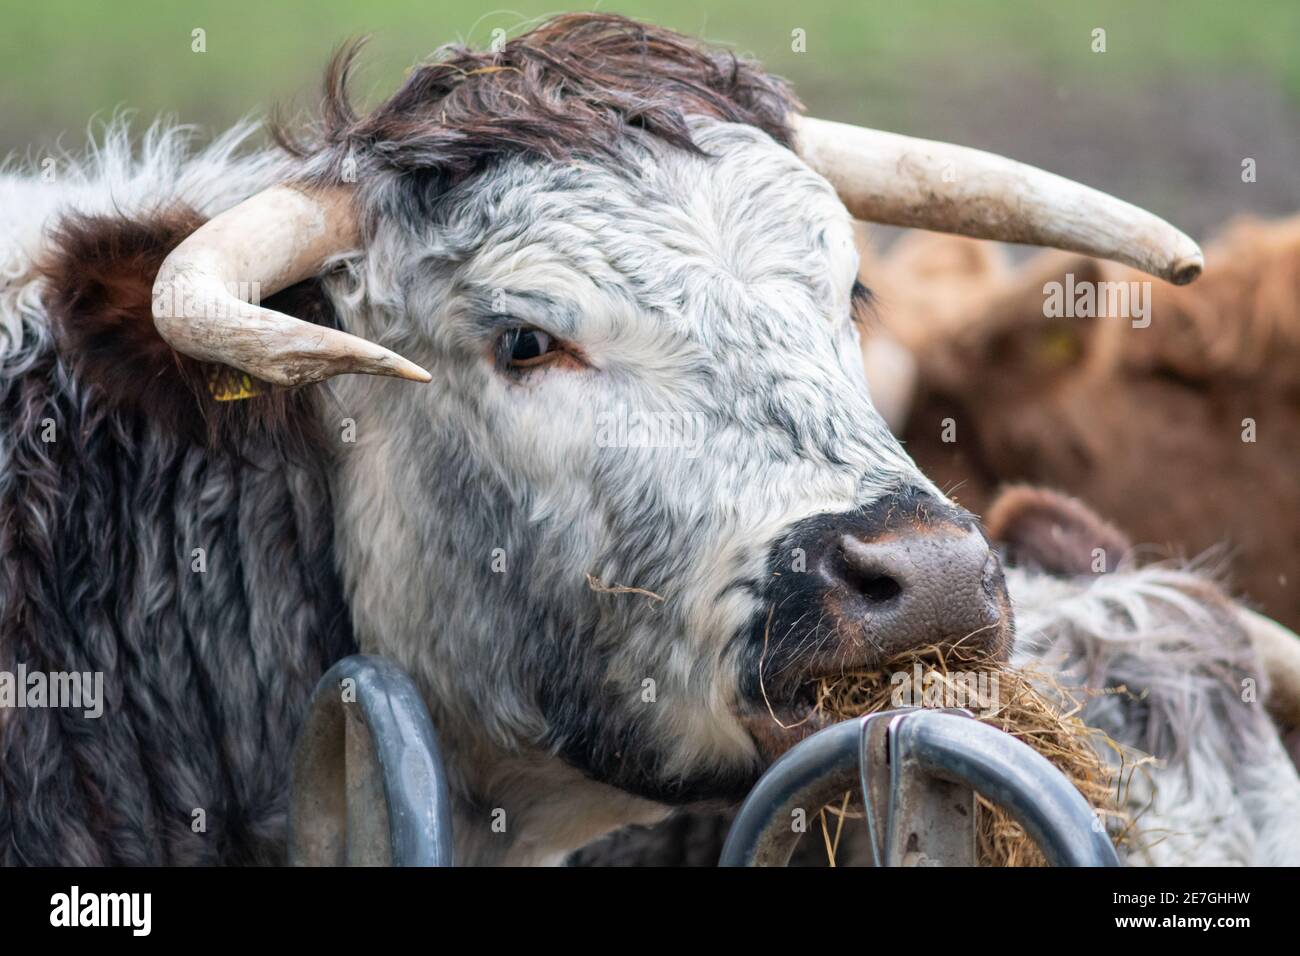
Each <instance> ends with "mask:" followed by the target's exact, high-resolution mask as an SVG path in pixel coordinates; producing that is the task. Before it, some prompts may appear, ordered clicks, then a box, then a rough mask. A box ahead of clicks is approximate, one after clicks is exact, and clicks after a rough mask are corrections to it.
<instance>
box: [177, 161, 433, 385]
mask: <svg viewBox="0 0 1300 956" xmlns="http://www.w3.org/2000/svg"><path fill="white" fill-rule="evenodd" d="M356 243H357V228H356V220H355V217H354V214H353V212H352V208H351V203H350V202H349V197H348V194H347V193H346V192H345V191H344V190H342V189H338V190H332V191H327V192H319V193H311V194H308V193H306V192H300V191H298V190H296V189H291V188H289V187H287V186H274V187H272V188H270V189H267V190H264V191H263V192H260V193H258V194H257V195H256V196H253V197H251V198H250V199H247V200H245V201H244V202H242V203H240V204H239V205H238V206H235V207H233V208H231V209H228V210H226V211H225V212H223V213H221V214H220V215H217V216H215V217H213V218H212V219H210V220H209V221H208V222H206V223H205V224H204V225H202V226H201V227H199V229H197V230H196V231H195V232H194V233H193V234H192V235H190V236H188V237H186V239H185V240H184V241H183V242H181V244H180V245H178V246H177V247H176V248H175V249H173V250H172V253H171V255H169V256H168V257H167V258H166V259H165V260H164V261H163V264H162V266H161V268H159V270H158V277H157V279H155V280H154V301H153V316H154V325H155V326H156V327H157V329H158V333H159V334H160V335H161V336H162V337H163V338H164V339H165V340H166V341H167V343H168V344H169V345H171V347H172V348H174V349H176V351H178V352H181V353H183V354H185V355H188V356H190V357H191V358H196V359H200V360H202V361H205V362H220V363H221V364H223V365H231V366H234V367H235V368H238V369H241V370H243V371H245V372H247V373H248V374H250V375H253V376H256V377H257V378H259V379H262V380H263V381H267V382H272V383H274V384H276V385H286V386H291V385H305V384H307V383H309V382H319V381H321V380H323V379H326V378H330V377H331V376H333V375H340V374H343V373H346V372H361V373H365V374H368V375H392V376H396V377H397V378H406V379H411V380H412V381H417V382H427V381H428V380H429V373H428V372H426V371H425V370H424V369H422V368H420V367H419V366H418V365H415V364H414V363H412V362H408V361H407V360H406V359H404V358H402V357H401V356H400V355H398V354H396V353H395V352H390V351H389V350H388V349H386V348H382V347H381V346H378V345H376V344H375V343H373V342H368V341H366V340H365V339H362V338H358V337H357V336H355V335H349V334H348V333H346V332H340V331H338V330H337V329H330V328H326V327H324V326H320V325H313V324H312V323H310V322H304V321H302V320H301V319H295V318H293V317H291V316H288V315H283V314H281V313H279V312H273V311H272V310H270V309H264V308H261V307H260V306H258V305H254V304H251V303H252V302H253V301H254V300H256V299H257V298H259V297H263V296H270V295H274V294H275V293H276V292H279V291H280V290H281V289H285V288H288V287H289V286H291V285H293V284H294V283H295V282H300V281H301V280H303V279H305V278H307V277H308V276H312V275H315V274H316V273H317V272H318V271H319V270H320V267H321V265H322V263H324V261H325V260H326V259H327V258H329V257H330V256H331V255H333V254H335V253H337V252H341V251H344V250H346V249H351V248H354V247H355V245H356Z"/></svg>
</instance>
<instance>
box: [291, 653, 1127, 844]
mask: <svg viewBox="0 0 1300 956" xmlns="http://www.w3.org/2000/svg"><path fill="white" fill-rule="evenodd" d="M854 790H856V791H857V793H858V794H859V795H860V796H861V798H862V800H863V807H864V810H865V816H866V820H867V831H868V837H869V840H870V851H871V861H872V863H873V864H874V865H876V866H925V865H946V866H962V865H966V866H970V865H974V863H975V862H976V860H975V798H974V795H975V792H976V791H978V792H979V793H980V794H982V795H983V796H984V797H985V798H986V799H988V800H989V801H991V802H992V803H994V804H996V805H997V806H999V807H1002V808H1003V809H1004V810H1006V812H1007V813H1008V814H1009V815H1010V816H1011V817H1012V818H1013V819H1014V820H1016V821H1017V822H1018V823H1019V824H1020V825H1021V826H1023V827H1024V828H1025V832H1026V833H1027V834H1028V835H1029V836H1030V837H1031V838H1032V839H1033V840H1034V842H1035V843H1037V845H1038V846H1039V848H1040V849H1041V850H1042V852H1043V855H1044V856H1045V857H1046V859H1047V861H1048V862H1049V863H1051V864H1052V865H1054V866H1118V865H1119V859H1118V857H1117V855H1116V853H1115V848H1114V847H1113V846H1112V844H1111V841H1110V839H1109V838H1108V837H1107V835H1106V833H1105V830H1104V828H1103V827H1102V826H1101V825H1100V822H1099V820H1098V818H1097V816H1096V814H1095V813H1094V812H1093V810H1092V808H1091V807H1090V806H1089V805H1088V803H1087V801H1086V800H1084V798H1083V796H1082V795H1081V794H1080V793H1079V792H1078V790H1076V789H1075V788H1074V786H1073V785H1072V784H1071V783H1070V782H1069V780H1067V779H1066V778H1065V776H1064V775H1062V774H1061V773H1060V772H1059V771H1058V770H1057V769H1056V768H1055V767H1053V766H1052V765H1051V764H1050V763H1049V762H1048V761H1047V760H1046V759H1045V758H1044V757H1043V756H1041V755H1040V754H1038V753H1037V752H1035V751H1034V750H1033V749H1031V748H1030V747H1028V746H1026V745H1025V744H1023V743H1021V742H1020V741H1018V740H1016V739H1015V738H1014V737H1011V736H1010V735H1008V734H1004V733H1002V732H1001V731H999V730H996V729H995V728H993V727H990V726H988V725H986V724H982V723H980V722H979V721H977V720H974V719H972V718H971V717H970V715H969V714H967V713H965V712H964V711H938V710H921V709H903V710H891V711H885V712H883V713H880V714H874V715H871V716H868V717H861V718H857V719H854V720H848V721H845V722H843V723H840V724H836V725H834V726H832V727H828V728H826V729H825V730H822V731H820V732H818V733H816V734H814V735H813V736H812V737H809V738H808V739H807V740H805V741H803V742H801V743H800V744H798V745H797V746H795V747H793V748H792V749H791V750H790V751H789V752H788V753H786V754H785V755H784V756H782V757H781V758H780V759H779V760H777V761H776V762H775V763H774V764H773V765H772V766H771V768H769V769H768V771H767V772H766V773H765V774H763V776H762V778H760V780H759V781H758V783H757V784H756V785H755V786H754V789H753V790H752V791H751V792H750V794H749V797H748V798H747V799H746V800H745V802H744V803H743V804H742V806H741V808H740V812H739V814H738V815H737V816H736V819H735V822H734V823H733V824H732V827H731V830H730V832H729V833H728V835H727V840H726V843H725V845H724V847H723V851H722V858H721V860H720V862H719V865H721V866H785V865H786V864H787V863H788V862H789V859H790V854H791V852H792V851H793V850H794V847H795V845H796V844H797V843H798V841H799V839H800V837H801V835H802V829H803V828H801V827H798V826H794V825H792V820H794V819H798V818H800V815H802V819H803V820H808V819H811V818H812V817H813V815H815V814H816V813H817V811H818V810H820V809H821V808H822V807H823V806H825V805H827V804H829V803H832V802H833V801H835V800H836V799H837V798H838V797H840V796H841V795H842V794H844V793H845V792H849V791H854ZM289 847H290V861H291V862H293V863H295V864H298V865H306V866H329V865H340V864H347V865H372V866H374V865H378V866H451V865H452V863H453V854H452V832H451V802H450V797H449V794H448V788H447V776H446V771H445V769H444V767H443V762H442V755H441V752H440V751H439V748H438V740H437V735H436V734H435V732H434V729H433V723H432V721H431V720H430V719H429V713H428V710H427V709H426V708H425V705H424V701H423V699H422V698H421V697H420V694H419V692H418V690H417V689H416V687H415V684H414V683H413V682H412V681H411V679H410V677H408V676H407V675H406V674H405V673H403V672H402V670H401V669H400V668H398V667H397V666H396V665H395V664H393V663H392V662H391V661H388V660H385V659H384V658H380V657H372V656H365V655H357V656H354V657H349V658H346V659H344V660H342V661H340V662H339V663H338V664H336V665H334V667H332V668H330V670H329V672H328V673H327V674H326V675H325V676H324V677H323V678H321V681H320V683H319V685H317V688H316V691H315V693H314V694H313V697H312V703H311V710H310V713H309V714H308V717H307V720H306V721H305V723H304V726H303V730H302V733H301V736H300V738H299V742H298V745H297V749H296V752H295V758H294V771H293V793H292V798H291V809H290V837H289Z"/></svg>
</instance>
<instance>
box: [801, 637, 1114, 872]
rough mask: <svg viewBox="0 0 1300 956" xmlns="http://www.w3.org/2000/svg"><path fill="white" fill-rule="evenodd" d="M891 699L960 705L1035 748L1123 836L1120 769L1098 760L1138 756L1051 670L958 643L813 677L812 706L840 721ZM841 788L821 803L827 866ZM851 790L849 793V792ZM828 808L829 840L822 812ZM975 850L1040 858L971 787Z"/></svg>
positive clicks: (1032, 862)
mask: <svg viewBox="0 0 1300 956" xmlns="http://www.w3.org/2000/svg"><path fill="white" fill-rule="evenodd" d="M899 706H928V707H935V706H939V707H954V706H955V707H965V708H966V709H968V710H970V711H971V713H972V714H973V715H974V716H975V719H977V720H980V721H982V722H984V723H987V724H991V725H992V726H994V727H996V728H998V729H999V730H1001V731H1003V732H1004V733H1008V734H1011V735H1012V736H1013V737H1015V738H1017V739H1018V740H1020V741H1022V742H1023V743H1025V744H1027V745H1029V746H1030V747H1032V748H1034V750H1036V751H1038V752H1039V753H1040V754H1042V755H1043V756H1044V757H1046V758H1047V759H1048V761H1050V762H1051V763H1052V765H1053V766H1054V767H1056V769H1057V770H1059V771H1061V772H1062V773H1063V774H1065V776H1066V777H1067V778H1068V779H1069V780H1070V782H1071V783H1072V784H1074V786H1075V787H1076V788H1077V789H1078V790H1079V792H1080V793H1081V794H1083V796H1084V798H1085V799H1086V800H1087V801H1088V803H1089V804H1091V805H1092V807H1093V808H1094V810H1096V812H1097V814H1098V818H1099V820H1100V821H1101V822H1102V823H1104V825H1105V826H1106V829H1107V832H1108V833H1109V834H1110V835H1111V839H1112V840H1113V841H1114V842H1115V843H1116V845H1117V846H1122V845H1124V841H1125V839H1126V834H1127V833H1128V832H1129V830H1130V829H1131V821H1130V820H1129V819H1128V818H1127V817H1126V815H1125V814H1123V813H1122V812H1121V811H1120V809H1119V808H1120V806H1121V805H1122V802H1121V792H1120V791H1121V786H1122V784H1123V781H1124V779H1125V774H1124V773H1123V771H1122V770H1121V771H1116V770H1114V769H1112V768H1111V766H1110V765H1109V764H1108V763H1107V762H1106V761H1104V760H1103V759H1102V757H1101V754H1102V753H1104V752H1106V751H1107V750H1110V751H1112V752H1115V753H1117V754H1118V755H1119V756H1120V757H1121V761H1120V764H1121V767H1122V766H1123V765H1124V763H1127V762H1133V763H1136V762H1139V761H1136V760H1134V757H1136V756H1137V755H1132V754H1131V752H1126V751H1125V750H1123V749H1122V748H1120V746H1119V745H1118V744H1116V743H1115V742H1114V741H1113V740H1111V739H1110V737H1108V736H1107V735H1106V734H1104V733H1102V732H1101V731H1099V730H1096V729H1094V728H1092V727H1089V726H1088V725H1087V724H1085V723H1084V722H1083V721H1082V720H1081V719H1080V718H1079V716H1078V715H1079V711H1080V710H1081V709H1082V708H1081V705H1080V704H1079V702H1078V700H1077V698H1076V697H1075V696H1074V695H1073V694H1071V693H1070V692H1069V691H1067V690H1066V689H1065V688H1063V687H1061V686H1060V685H1059V684H1058V683H1057V682H1056V681H1055V680H1053V679H1052V678H1051V677H1050V676H1048V675H1046V674H1043V673H1039V672H1038V671H1035V670H1032V669H1015V668H1011V667H1009V666H1007V665H1006V664H1003V663H1001V662H998V661H995V660H992V659H990V658H987V657H983V656H980V655H978V654H975V653H973V652H970V651H967V650H964V649H962V648H952V647H948V648H940V647H935V646H932V647H927V648H924V649H922V650H919V651H915V652H910V653H908V654H905V655H902V656H900V657H898V658H895V659H893V660H891V661H889V662H887V663H886V664H885V665H884V666H883V667H881V668H880V669H878V670H874V671H862V672H853V673H845V674H841V675H836V676H833V677H824V678H821V679H820V680H819V681H817V682H816V685H815V703H814V705H813V710H814V713H816V714H818V715H820V716H822V717H824V718H826V719H828V720H831V721H837V720H848V719H850V718H853V717H861V716H863V715H865V714H874V713H877V712H878V711H882V710H887V709H889V708H892V707H899ZM849 799H850V798H849V795H847V794H846V795H845V799H844V800H843V801H842V802H837V803H835V804H831V805H828V806H827V807H826V808H823V810H822V811H821V823H822V831H823V837H824V839H825V843H826V849H827V856H828V862H829V863H830V865H831V866H834V865H835V857H836V853H837V852H838V847H839V837H840V833H841V829H842V826H843V822H844V819H845V818H846V817H851V816H860V814H855V813H854V812H853V811H851V810H849V809H848V807H849ZM852 799H854V800H857V799H858V796H857V795H856V794H854V795H852ZM828 815H829V816H831V817H835V818H838V819H837V823H836V824H835V825H834V830H835V836H834V838H833V839H832V837H831V835H830V828H829V827H828V822H827V817H828ZM976 853H977V859H978V861H979V865H980V866H1045V865H1046V860H1045V859H1044V858H1043V855H1042V853H1041V852H1040V851H1039V850H1038V848H1037V846H1035V845H1034V842H1033V841H1032V840H1031V839H1030V838H1029V836H1028V835H1027V834H1026V833H1025V832H1024V830H1023V829H1022V828H1021V826H1020V825H1019V824H1018V823H1016V822H1015V821H1014V820H1013V819H1011V817H1010V816H1009V815H1008V814H1007V813H1006V812H1005V811H1003V810H1001V809H1000V808H998V807H996V806H994V805H993V804H992V803H990V802H989V801H988V800H986V799H985V798H984V797H983V796H982V795H979V794H976Z"/></svg>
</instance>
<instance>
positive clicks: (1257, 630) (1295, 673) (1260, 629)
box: [1238, 608, 1300, 727]
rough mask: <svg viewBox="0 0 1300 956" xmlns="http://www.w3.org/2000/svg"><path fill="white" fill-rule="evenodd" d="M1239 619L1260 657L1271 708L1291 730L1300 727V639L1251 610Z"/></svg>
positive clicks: (1243, 611)
mask: <svg viewBox="0 0 1300 956" xmlns="http://www.w3.org/2000/svg"><path fill="white" fill-rule="evenodd" d="M1238 615H1239V619H1240V620H1241V623H1242V625H1243V626H1244V627H1245V628H1246V633H1248V634H1249V635H1250V641H1251V643H1252V644H1253V645H1254V646H1255V652H1256V653H1257V654H1259V658H1260V662H1261V663H1262V664H1263V666H1264V672H1265V673H1266V674H1268V678H1269V684H1270V685H1271V687H1272V690H1271V691H1270V692H1269V699H1268V706H1269V710H1271V711H1273V713H1274V714H1275V715H1277V716H1278V717H1279V718H1281V720H1282V721H1283V722H1284V723H1285V724H1286V725H1287V726H1289V727H1300V636H1297V635H1296V634H1295V633H1294V632H1293V631H1291V630H1289V629H1287V628H1285V627H1283V626H1282V625H1281V624H1279V623H1278V622H1277V621H1275V620H1273V619H1272V618H1270V617H1265V616H1264V615H1263V614H1259V613H1258V612H1256V611H1251V610H1249V609H1247V608H1239V609H1238Z"/></svg>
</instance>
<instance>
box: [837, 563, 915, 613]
mask: <svg viewBox="0 0 1300 956" xmlns="http://www.w3.org/2000/svg"><path fill="white" fill-rule="evenodd" d="M845 581H846V583H847V584H848V586H849V587H850V588H852V589H853V590H854V591H855V592H856V593H858V594H860V595H862V596H863V597H865V598H866V599H867V600H868V601H872V602H873V603H877V604H884V603H885V602H886V601H892V600H893V599H894V598H896V597H898V595H900V594H902V593H903V586H902V585H901V584H899V583H898V582H897V581H895V580H894V579H893V578H891V577H890V576H889V575H887V574H871V573H869V572H864V571H860V570H858V569H856V568H849V570H848V574H846V575H845Z"/></svg>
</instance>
